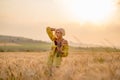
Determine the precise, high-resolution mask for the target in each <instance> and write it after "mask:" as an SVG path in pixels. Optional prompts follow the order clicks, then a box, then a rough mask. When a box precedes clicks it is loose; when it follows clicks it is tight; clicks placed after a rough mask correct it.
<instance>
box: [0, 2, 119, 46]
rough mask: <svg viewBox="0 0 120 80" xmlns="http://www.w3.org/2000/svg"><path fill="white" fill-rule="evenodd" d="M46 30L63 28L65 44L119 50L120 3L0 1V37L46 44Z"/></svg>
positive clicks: (47, 39)
mask: <svg viewBox="0 0 120 80" xmlns="http://www.w3.org/2000/svg"><path fill="white" fill-rule="evenodd" d="M110 1H111V2H110ZM98 4H99V5H98ZM47 26H51V27H55V28H58V27H63V28H64V29H65V30H66V36H65V38H66V39H68V41H69V42H75V43H80V44H82V43H84V44H100V45H105V46H107V45H108V46H120V2H119V0H0V35H12V36H22V37H27V38H32V39H37V40H45V41H50V40H49V38H48V36H47V34H46V30H45V29H46V27H47Z"/></svg>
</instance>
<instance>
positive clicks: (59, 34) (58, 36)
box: [55, 30, 62, 38]
mask: <svg viewBox="0 0 120 80" xmlns="http://www.w3.org/2000/svg"><path fill="white" fill-rule="evenodd" d="M55 35H56V37H57V38H61V37H62V33H61V31H60V30H56V31H55Z"/></svg>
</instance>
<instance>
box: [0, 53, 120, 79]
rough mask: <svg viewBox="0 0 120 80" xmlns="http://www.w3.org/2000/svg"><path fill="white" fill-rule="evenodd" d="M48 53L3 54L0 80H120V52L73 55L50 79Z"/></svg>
mask: <svg viewBox="0 0 120 80" xmlns="http://www.w3.org/2000/svg"><path fill="white" fill-rule="evenodd" d="M48 53H49V52H48V51H46V52H0V80H120V52H100V51H96V52H89V51H76V52H75V51H70V52H69V56H68V57H66V58H63V62H62V65H61V66H60V68H57V69H54V72H52V74H53V75H52V76H49V75H48V73H47V72H48V68H47V64H46V62H47V56H48Z"/></svg>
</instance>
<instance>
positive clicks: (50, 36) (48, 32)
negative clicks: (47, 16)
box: [46, 27, 55, 41]
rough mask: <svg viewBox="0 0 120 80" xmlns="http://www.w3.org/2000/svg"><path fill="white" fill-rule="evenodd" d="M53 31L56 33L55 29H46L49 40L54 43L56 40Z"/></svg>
mask: <svg viewBox="0 0 120 80" xmlns="http://www.w3.org/2000/svg"><path fill="white" fill-rule="evenodd" d="M53 31H55V28H50V27H47V28H46V32H47V34H48V36H49V38H50V39H51V40H52V41H54V40H55V36H54V35H53Z"/></svg>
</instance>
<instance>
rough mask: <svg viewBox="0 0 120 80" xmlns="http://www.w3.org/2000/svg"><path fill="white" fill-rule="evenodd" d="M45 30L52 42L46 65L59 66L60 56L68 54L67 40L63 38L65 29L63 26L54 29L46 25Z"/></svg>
mask: <svg viewBox="0 0 120 80" xmlns="http://www.w3.org/2000/svg"><path fill="white" fill-rule="evenodd" d="M46 31H47V34H48V36H49V38H50V39H51V40H52V42H53V44H52V46H51V51H50V53H49V57H48V65H49V66H50V67H51V66H55V67H59V66H60V65H61V61H62V57H66V56H68V42H67V40H65V39H64V38H63V36H65V31H64V29H63V28H59V29H55V28H51V27H47V28H46Z"/></svg>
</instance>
